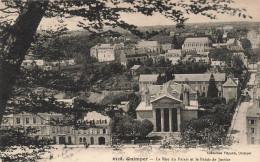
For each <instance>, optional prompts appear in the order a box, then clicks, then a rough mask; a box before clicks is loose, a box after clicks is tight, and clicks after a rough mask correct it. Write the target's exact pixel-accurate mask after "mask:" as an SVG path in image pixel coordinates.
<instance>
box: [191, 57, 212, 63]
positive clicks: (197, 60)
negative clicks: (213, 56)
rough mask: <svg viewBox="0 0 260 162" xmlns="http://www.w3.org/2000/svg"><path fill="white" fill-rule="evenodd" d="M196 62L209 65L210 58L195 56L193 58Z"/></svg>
mask: <svg viewBox="0 0 260 162" xmlns="http://www.w3.org/2000/svg"><path fill="white" fill-rule="evenodd" d="M191 59H192V60H194V61H195V62H200V63H205V64H208V63H209V62H210V59H209V57H204V56H195V57H192V58H191Z"/></svg>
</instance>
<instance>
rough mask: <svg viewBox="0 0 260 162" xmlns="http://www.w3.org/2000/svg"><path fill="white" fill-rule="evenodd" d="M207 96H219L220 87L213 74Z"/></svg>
mask: <svg viewBox="0 0 260 162" xmlns="http://www.w3.org/2000/svg"><path fill="white" fill-rule="evenodd" d="M207 97H210V98H214V97H218V88H217V86H216V83H215V78H214V75H213V74H211V76H210V79H209V87H208V92H207Z"/></svg>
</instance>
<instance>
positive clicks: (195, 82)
mask: <svg viewBox="0 0 260 162" xmlns="http://www.w3.org/2000/svg"><path fill="white" fill-rule="evenodd" d="M213 75H214V78H215V83H216V86H217V88H218V91H219V93H220V94H219V96H222V85H223V84H224V83H225V82H226V74H225V73H215V74H213ZM174 76H175V79H174V80H173V81H174V82H176V83H180V84H189V85H190V86H191V87H192V88H193V89H194V90H195V91H196V92H197V91H198V92H199V93H200V94H202V93H203V92H204V93H205V94H207V92H208V86H209V79H210V76H211V73H207V74H174Z"/></svg>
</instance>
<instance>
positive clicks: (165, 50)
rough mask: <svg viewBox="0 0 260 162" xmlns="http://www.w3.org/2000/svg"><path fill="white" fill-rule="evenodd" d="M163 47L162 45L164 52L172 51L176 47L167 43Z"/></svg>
mask: <svg viewBox="0 0 260 162" xmlns="http://www.w3.org/2000/svg"><path fill="white" fill-rule="evenodd" d="M161 45H162V52H167V51H168V50H171V49H173V47H174V45H173V44H171V43H165V44H161Z"/></svg>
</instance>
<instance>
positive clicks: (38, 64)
mask: <svg viewBox="0 0 260 162" xmlns="http://www.w3.org/2000/svg"><path fill="white" fill-rule="evenodd" d="M34 62H35V64H36V65H37V66H38V67H43V66H44V65H45V63H46V61H44V60H34Z"/></svg>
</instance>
